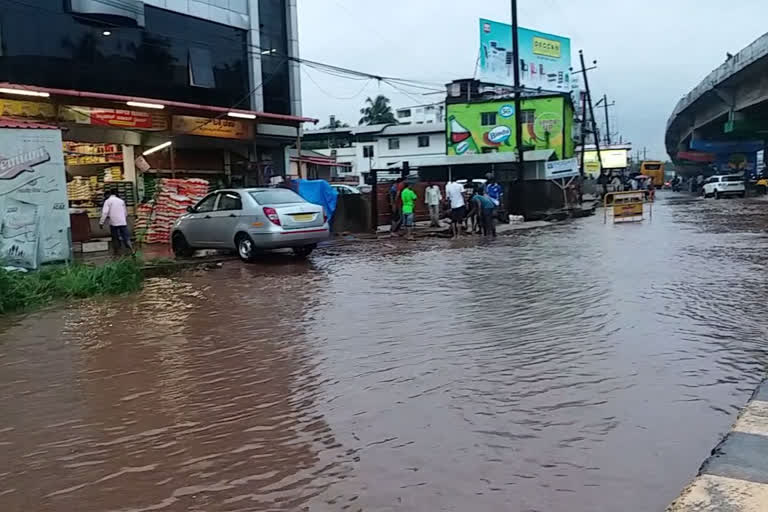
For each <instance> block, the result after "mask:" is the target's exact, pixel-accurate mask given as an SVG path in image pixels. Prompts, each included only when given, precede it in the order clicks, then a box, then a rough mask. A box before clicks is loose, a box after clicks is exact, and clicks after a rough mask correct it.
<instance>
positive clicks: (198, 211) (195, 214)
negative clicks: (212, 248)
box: [183, 192, 219, 247]
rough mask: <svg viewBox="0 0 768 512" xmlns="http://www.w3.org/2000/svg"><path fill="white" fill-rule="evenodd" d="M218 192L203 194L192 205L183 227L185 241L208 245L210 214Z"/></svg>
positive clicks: (198, 245)
mask: <svg viewBox="0 0 768 512" xmlns="http://www.w3.org/2000/svg"><path fill="white" fill-rule="evenodd" d="M218 199H219V193H218V192H213V193H211V194H208V195H207V196H205V197H204V198H203V199H202V200H201V201H200V202H199V203H197V205H196V206H195V207H194V209H193V211H192V212H191V214H190V216H189V218H188V219H186V220H185V226H184V229H183V232H184V236H185V237H186V238H187V242H188V243H189V244H190V245H192V246H194V247H209V244H210V228H209V224H210V222H211V214H212V213H213V211H214V209H215V207H216V202H217V201H218Z"/></svg>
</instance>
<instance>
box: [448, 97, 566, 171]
mask: <svg viewBox="0 0 768 512" xmlns="http://www.w3.org/2000/svg"><path fill="white" fill-rule="evenodd" d="M521 110H522V111H521V113H520V116H521V117H520V120H521V125H522V132H523V145H524V146H526V147H528V148H533V149H554V150H555V153H556V154H557V158H558V159H563V158H571V157H572V156H573V141H572V140H571V129H572V125H573V109H572V107H571V104H570V102H569V101H566V100H565V99H564V97H563V96H550V97H545V98H541V97H540V98H528V99H524V100H522V101H521ZM515 116H516V112H515V107H514V102H513V101H511V100H503V101H499V100H495V101H488V102H474V103H458V104H449V105H448V106H447V113H446V126H445V134H446V138H447V141H446V147H447V153H448V154H449V155H464V154H477V153H491V152H515V151H517V141H516V140H515Z"/></svg>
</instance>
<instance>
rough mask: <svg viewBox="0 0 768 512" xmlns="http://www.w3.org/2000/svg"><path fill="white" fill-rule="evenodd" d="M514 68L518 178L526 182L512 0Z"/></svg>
mask: <svg viewBox="0 0 768 512" xmlns="http://www.w3.org/2000/svg"><path fill="white" fill-rule="evenodd" d="M511 7H512V66H513V67H514V79H515V84H514V85H515V140H516V141H517V161H518V166H519V167H518V173H519V174H518V178H519V180H520V182H521V185H522V183H523V181H524V169H525V162H524V161H523V153H524V151H523V127H522V125H521V124H520V115H521V114H522V108H521V107H520V46H519V41H518V38H517V0H512V5H511Z"/></svg>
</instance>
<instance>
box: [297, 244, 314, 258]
mask: <svg viewBox="0 0 768 512" xmlns="http://www.w3.org/2000/svg"><path fill="white" fill-rule="evenodd" d="M314 250H315V246H314V245H305V246H304V247H294V248H293V254H295V255H296V257H298V258H302V259H304V258H307V257H308V256H309V255H310V254H312V251H314Z"/></svg>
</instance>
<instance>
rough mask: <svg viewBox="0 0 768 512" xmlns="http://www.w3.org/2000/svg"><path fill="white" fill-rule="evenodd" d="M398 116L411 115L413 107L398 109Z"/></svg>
mask: <svg viewBox="0 0 768 512" xmlns="http://www.w3.org/2000/svg"><path fill="white" fill-rule="evenodd" d="M397 117H399V118H401V119H402V118H404V117H411V109H406V110H398V111H397Z"/></svg>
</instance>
